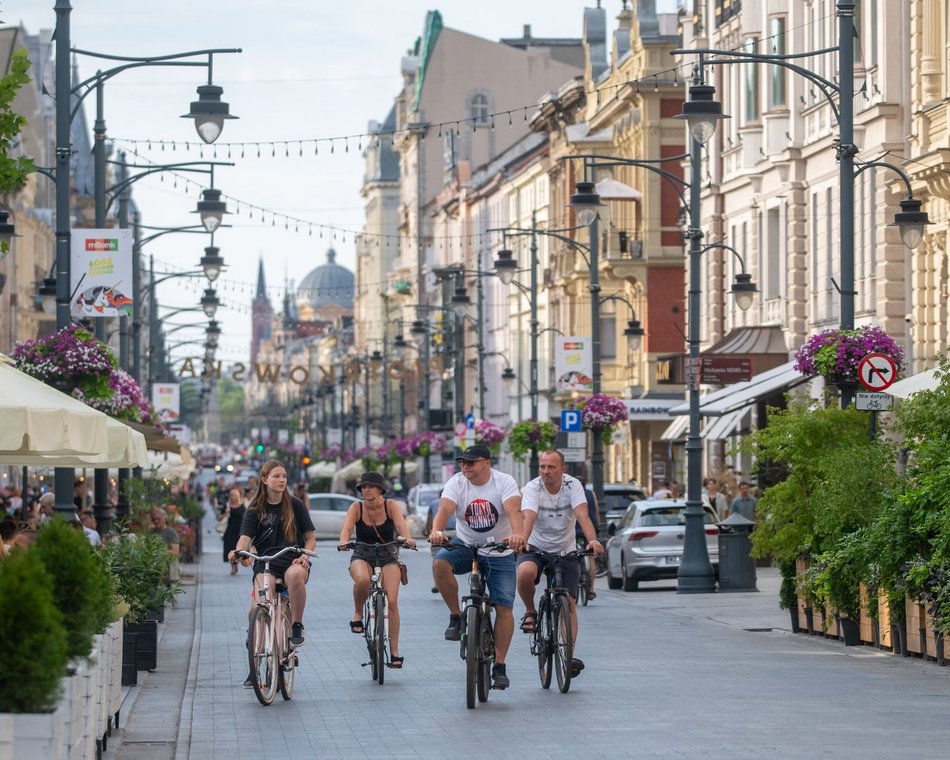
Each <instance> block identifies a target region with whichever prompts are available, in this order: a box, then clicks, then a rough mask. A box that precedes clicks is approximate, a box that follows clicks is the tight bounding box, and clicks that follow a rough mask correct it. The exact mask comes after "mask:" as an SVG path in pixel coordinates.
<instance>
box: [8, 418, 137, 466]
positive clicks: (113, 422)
mask: <svg viewBox="0 0 950 760" xmlns="http://www.w3.org/2000/svg"><path fill="white" fill-rule="evenodd" d="M106 432H107V437H108V446H107V447H106V448H104V449H102V450H101V451H99V452H97V453H95V454H59V455H52V454H49V455H47V454H38V453H36V452H34V453H32V454H3V455H2V456H0V459H2V461H3V463H4V464H14V465H37V466H47V467H96V468H98V469H109V468H112V467H142V466H144V465H147V464H148V451H147V450H146V448H145V436H143V435H142V434H141V433H139V432H138V431H137V430H133V429H132V428H130V427H129V426H128V425H126V424H125V423H124V422H121V421H120V420H117V419H114V418H112V417H108V416H107V417H106Z"/></svg>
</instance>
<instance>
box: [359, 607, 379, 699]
mask: <svg viewBox="0 0 950 760" xmlns="http://www.w3.org/2000/svg"><path fill="white" fill-rule="evenodd" d="M375 620H376V615H375V613H374V612H373V597H370V598H369V599H367V600H366V603H365V604H364V605H363V640H364V641H365V642H366V651H367V653H368V654H369V662H368V663H363V664H364V665H366V664H368V665H369V666H370V671H371V675H372V678H373V680H374V681H375V680H376V679H377V678H379V673H378V672H377V670H376V645H375V641H376V629H375V627H374V625H375Z"/></svg>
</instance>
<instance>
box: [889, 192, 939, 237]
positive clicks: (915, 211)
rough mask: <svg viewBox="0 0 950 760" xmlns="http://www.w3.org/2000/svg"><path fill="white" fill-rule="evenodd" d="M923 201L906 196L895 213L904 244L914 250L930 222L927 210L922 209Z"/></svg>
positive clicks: (896, 225) (895, 219)
mask: <svg viewBox="0 0 950 760" xmlns="http://www.w3.org/2000/svg"><path fill="white" fill-rule="evenodd" d="M920 207H921V202H920V201H919V200H917V199H916V198H904V199H903V200H902V201H901V210H900V211H898V212H897V213H896V214H894V224H892V225H891V226H892V227H897V228H898V229H899V230H900V231H901V240H903V241H904V245H906V246H907V247H908V248H910V249H911V250H913V249H914V248H916V247H917V246H918V245H920V241H921V240H923V237H924V227H926V226H927V225H928V224H930V217H929V216H927V212H926V211H921V210H920Z"/></svg>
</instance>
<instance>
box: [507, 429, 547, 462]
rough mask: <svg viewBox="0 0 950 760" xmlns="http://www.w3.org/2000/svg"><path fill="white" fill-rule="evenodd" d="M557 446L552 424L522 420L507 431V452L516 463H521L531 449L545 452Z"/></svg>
mask: <svg viewBox="0 0 950 760" xmlns="http://www.w3.org/2000/svg"><path fill="white" fill-rule="evenodd" d="M556 444H557V428H556V427H555V426H554V423H552V422H538V420H522V421H521V422H517V423H515V424H514V425H513V426H512V428H511V430H509V431H508V451H509V453H510V454H511V456H512V458H513V459H514V460H515V461H516V462H523V461H524V459H525V457H526V456H528V454H530V453H531V451H532V449H537V450H538V451H545V450H547V449H553V448H554V447H555V445H556Z"/></svg>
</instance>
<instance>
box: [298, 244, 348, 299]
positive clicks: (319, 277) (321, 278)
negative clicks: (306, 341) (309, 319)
mask: <svg viewBox="0 0 950 760" xmlns="http://www.w3.org/2000/svg"><path fill="white" fill-rule="evenodd" d="M355 281H356V277H355V275H354V274H353V273H352V272H351V271H350V270H349V269H347V268H346V267H343V266H340V265H339V264H337V263H336V251H334V250H333V249H332V248H330V249H329V250H328V251H327V263H326V264H321V265H320V266H318V267H317V268H316V269H314V270H313V271H311V272H310V273H309V274H307V275H306V276H305V277H304V278H303V280H301V281H300V285H299V286H298V288H297V308H298V310H299V311H300V312H301V313H303V312H312V311H316V312H319V311H320V310H321V309H325V308H327V307H333V306H335V307H342V308H344V309H352V308H353V295H354V289H355Z"/></svg>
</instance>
